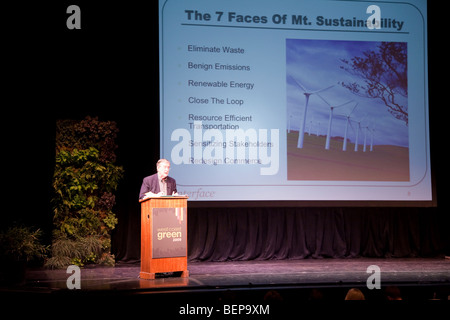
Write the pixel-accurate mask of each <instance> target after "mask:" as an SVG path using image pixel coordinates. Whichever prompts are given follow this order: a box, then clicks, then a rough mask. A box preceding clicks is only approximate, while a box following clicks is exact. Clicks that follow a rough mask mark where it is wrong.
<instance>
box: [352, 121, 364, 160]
mask: <svg viewBox="0 0 450 320" xmlns="http://www.w3.org/2000/svg"><path fill="white" fill-rule="evenodd" d="M365 119H366V116H364V117H363V118H362V119H360V120H359V121H356V120H354V121H355V122H356V123H357V124H358V126H357V128H356V138H355V152H358V137H359V131H360V130H361V131H362V128H361V122H363V121H364V120H365Z"/></svg>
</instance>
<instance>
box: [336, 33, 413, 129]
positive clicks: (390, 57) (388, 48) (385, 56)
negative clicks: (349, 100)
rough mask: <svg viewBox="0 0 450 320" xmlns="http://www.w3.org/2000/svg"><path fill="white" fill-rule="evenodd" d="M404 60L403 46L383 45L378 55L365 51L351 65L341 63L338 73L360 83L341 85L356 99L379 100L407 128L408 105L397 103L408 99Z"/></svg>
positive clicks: (401, 43) (386, 43)
mask: <svg viewBox="0 0 450 320" xmlns="http://www.w3.org/2000/svg"><path fill="white" fill-rule="evenodd" d="M407 58H408V56H407V44H406V43H405V42H382V43H381V44H380V45H379V46H378V50H377V51H372V50H368V51H366V52H364V53H363V57H354V58H352V59H351V61H347V60H345V59H342V60H341V61H342V62H343V63H344V66H341V69H343V70H345V71H347V72H348V73H350V74H351V75H353V76H355V78H359V79H360V80H362V81H363V82H362V84H361V83H359V82H356V81H355V82H352V83H341V85H342V86H343V87H344V88H347V89H348V90H350V92H352V93H354V94H355V95H358V96H362V97H367V98H373V99H380V100H381V101H383V103H384V104H385V105H386V107H387V110H388V111H389V112H390V113H391V114H392V115H393V116H394V117H395V118H396V119H399V120H402V121H404V122H405V124H406V125H408V105H407V104H404V103H402V102H400V100H401V99H398V98H399V97H404V98H406V97H407V96H408V65H407V61H408V59H407ZM403 100H404V99H403Z"/></svg>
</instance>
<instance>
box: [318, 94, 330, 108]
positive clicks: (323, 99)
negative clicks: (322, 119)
mask: <svg viewBox="0 0 450 320" xmlns="http://www.w3.org/2000/svg"><path fill="white" fill-rule="evenodd" d="M317 96H318V97H319V98H320V99H322V101H323V102H325V103H326V104H327V105H328V106H329V107H331V104H329V103H328V101H327V100H325V98H324V97H322V96H321V95H320V94H318V95H317Z"/></svg>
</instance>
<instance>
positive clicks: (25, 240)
mask: <svg viewBox="0 0 450 320" xmlns="http://www.w3.org/2000/svg"><path fill="white" fill-rule="evenodd" d="M41 236H42V231H41V230H40V229H37V230H33V229H31V228H30V227H25V226H12V227H9V228H8V229H7V230H5V231H2V232H0V257H3V258H9V259H11V260H14V261H31V260H35V259H44V258H45V257H46V253H47V250H48V247H47V246H45V245H42V244H41V243H40V237H41Z"/></svg>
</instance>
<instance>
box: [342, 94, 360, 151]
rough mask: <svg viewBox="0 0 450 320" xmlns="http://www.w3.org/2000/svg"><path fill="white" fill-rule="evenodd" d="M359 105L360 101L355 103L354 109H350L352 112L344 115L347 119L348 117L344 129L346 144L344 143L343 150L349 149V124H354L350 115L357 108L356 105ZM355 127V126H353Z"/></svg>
mask: <svg viewBox="0 0 450 320" xmlns="http://www.w3.org/2000/svg"><path fill="white" fill-rule="evenodd" d="M357 106H358V102H357V103H356V104H355V106H354V107H353V109H352V111H350V113H348V114H347V115H345V116H342V117H344V118H345V119H346V122H345V131H344V144H343V145H342V151H347V133H348V126H349V125H350V126H351V125H352V124H351V123H350V116H351V114H352V113H353V111H355V109H356V107H357ZM352 128H353V127H352Z"/></svg>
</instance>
